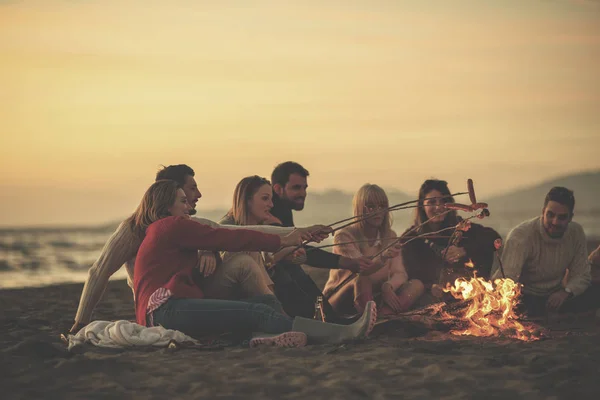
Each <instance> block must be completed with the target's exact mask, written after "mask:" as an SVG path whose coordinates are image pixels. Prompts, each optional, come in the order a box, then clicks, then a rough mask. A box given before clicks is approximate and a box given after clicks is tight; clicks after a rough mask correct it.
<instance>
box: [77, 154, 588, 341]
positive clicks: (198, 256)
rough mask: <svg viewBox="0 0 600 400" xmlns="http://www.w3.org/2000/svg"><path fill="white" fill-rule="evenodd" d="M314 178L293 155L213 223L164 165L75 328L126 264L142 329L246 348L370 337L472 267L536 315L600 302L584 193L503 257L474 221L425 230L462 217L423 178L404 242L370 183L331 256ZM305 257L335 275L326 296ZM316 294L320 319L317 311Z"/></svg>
mask: <svg viewBox="0 0 600 400" xmlns="http://www.w3.org/2000/svg"><path fill="white" fill-rule="evenodd" d="M308 176H309V173H308V171H307V170H306V169H305V168H304V167H302V166H301V165H300V164H298V163H295V162H291V161H289V162H284V163H282V164H279V165H278V166H277V167H276V168H275V169H274V171H273V173H272V175H271V181H269V180H267V179H265V178H263V177H260V176H250V177H246V178H244V179H242V180H241V181H240V182H239V183H238V185H237V187H236V188H235V190H234V196H233V204H232V207H231V209H230V211H229V212H228V213H227V215H226V216H225V217H224V218H223V219H222V220H221V221H220V222H219V223H215V222H213V221H209V220H206V219H202V218H196V217H192V215H194V214H195V213H196V210H195V207H196V203H197V202H198V200H199V199H200V198H201V196H202V195H201V193H200V191H199V190H198V186H197V183H196V181H195V174H194V171H193V170H192V168H190V167H189V166H187V165H183V164H181V165H171V166H168V167H164V168H163V169H161V170H160V171H159V172H158V173H157V175H156V182H155V183H154V184H152V185H151V186H150V188H149V189H148V190H147V191H146V193H145V194H144V196H143V198H142V200H141V202H140V204H139V206H138V207H137V209H136V211H135V212H134V213H133V214H132V215H131V216H130V217H129V218H128V219H126V220H125V221H124V222H122V223H121V224H120V225H119V227H118V228H117V230H116V232H115V233H114V234H113V235H112V236H111V237H110V239H109V240H108V242H107V243H106V245H105V246H104V248H103V250H102V253H101V255H100V257H99V258H98V260H97V261H96V262H95V263H94V265H93V266H92V267H91V268H90V271H89V275H88V278H87V280H86V282H85V285H84V288H83V292H82V295H81V300H80V303H79V308H78V310H77V314H76V317H75V323H74V325H73V327H72V328H71V333H73V334H74V333H76V332H77V331H79V330H80V329H81V328H82V327H84V326H85V325H86V324H87V323H89V322H90V320H91V317H92V313H93V310H94V308H95V307H96V305H97V304H98V302H99V301H100V299H101V297H102V295H103V293H104V290H105V288H106V286H107V283H108V279H109V277H110V276H111V275H112V274H114V273H115V272H116V271H117V270H118V269H119V268H121V266H122V265H125V266H126V268H127V272H128V283H129V286H130V287H131V288H132V290H133V293H134V302H135V313H136V321H137V323H138V324H140V325H144V326H159V325H160V326H163V327H164V328H167V329H174V330H178V331H181V332H183V333H185V334H187V335H189V336H192V337H195V338H202V337H207V336H215V335H219V334H223V333H232V334H235V335H236V336H237V337H239V338H240V339H248V340H249V344H250V346H256V345H261V344H266V345H277V346H302V345H304V344H306V343H307V342H308V343H341V342H344V341H347V340H352V339H360V338H365V337H367V336H368V335H369V333H370V332H371V330H372V329H373V327H374V325H375V322H376V319H377V314H378V312H379V313H380V314H383V315H388V316H390V315H394V314H397V313H402V312H405V311H407V310H409V309H411V308H414V307H420V306H424V305H427V304H430V303H432V302H435V301H439V298H440V292H441V291H440V290H439V288H440V287H445V286H446V285H447V284H448V283H452V282H453V281H454V279H456V278H457V277H459V276H473V269H472V268H468V267H465V263H467V262H469V263H472V264H474V265H476V266H477V267H476V268H477V271H478V276H481V277H483V278H485V279H493V278H498V277H506V278H511V279H513V280H514V281H519V282H521V283H523V285H524V293H525V295H524V298H523V306H524V307H525V308H524V311H525V312H528V313H531V314H538V313H540V312H543V311H544V310H546V309H554V310H559V309H561V310H562V309H565V310H566V309H580V308H582V307H585V306H589V304H592V303H594V302H595V299H592V298H591V297H590V296H593V295H594V294H590V293H591V292H592V291H590V290H587V289H588V287H589V286H590V281H591V278H590V261H588V259H587V250H586V239H585V235H584V233H583V229H582V228H581V226H580V225H578V224H577V223H575V222H572V217H573V211H574V205H575V200H574V197H573V193H572V192H571V191H569V190H568V189H565V188H553V189H552V190H551V191H550V192H549V193H548V195H547V197H546V199H545V202H544V207H543V211H542V215H541V216H540V217H537V218H535V219H532V220H530V221H526V222H524V223H523V224H521V225H519V226H517V227H516V228H515V229H513V231H511V233H510V234H509V235H508V238H507V240H506V241H505V243H504V248H503V252H502V255H501V257H500V256H499V255H498V254H496V253H497V249H498V247H499V246H498V245H497V244H498V242H499V239H500V235H498V233H496V232H495V231H494V230H493V229H491V228H488V227H484V226H482V225H479V224H475V223H470V225H469V228H468V230H467V231H466V232H464V234H462V235H461V236H460V240H458V241H456V240H454V241H453V242H449V236H448V235H428V236H423V234H427V233H435V232H440V231H448V230H451V229H452V228H453V227H455V226H457V224H459V223H460V222H461V218H460V217H459V216H458V215H457V213H456V211H455V210H453V209H450V208H449V207H446V204H448V203H454V198H453V197H452V195H451V192H450V190H449V188H448V185H447V183H446V182H445V181H442V180H433V179H431V180H427V181H425V182H424V183H423V185H422V186H421V188H420V190H419V195H418V202H417V204H416V208H415V210H416V212H415V219H414V224H413V226H411V227H410V228H409V229H407V231H406V232H404V234H403V235H401V237H400V238H398V237H397V234H396V233H395V232H394V231H393V230H392V219H391V215H390V212H389V210H388V209H389V207H390V204H389V201H388V197H387V195H386V193H385V191H384V190H383V189H382V188H381V187H379V186H378V185H373V184H365V185H363V186H362V187H361V188H360V189H359V190H358V191H357V192H356V194H355V196H354V199H353V209H354V216H355V217H357V220H356V221H357V222H356V223H354V224H350V225H349V226H347V227H345V228H343V229H340V230H339V231H337V232H335V235H334V246H333V252H328V251H325V250H322V249H320V248H318V247H311V246H308V245H306V242H317V243H318V242H320V241H322V240H324V239H325V238H326V237H328V236H329V235H330V234H331V233H332V232H333V230H332V228H331V227H329V226H324V225H314V226H309V227H305V228H295V227H294V221H293V210H294V211H301V210H302V209H303V208H304V202H305V200H306V195H307V187H308V183H307V179H308ZM455 239H456V238H455ZM595 253H596V254H597V253H598V250H597V251H596V252H595ZM591 257H596V256H594V255H592V256H591ZM590 260H591V259H590ZM302 264H305V265H309V266H312V267H316V268H326V269H329V279H328V281H327V283H326V284H325V287H324V289H323V290H321V288H319V287H318V286H317V285H316V284H315V282H314V281H313V280H312V279H311V277H310V276H309V275H308V274H307V273H306V272H305V271H304V269H303V268H302ZM499 266H501V268H498V267H499ZM442 293H443V292H442ZM317 299H319V300H321V302H320V307H322V308H321V310H322V315H323V316H324V318H319V319H314V318H313V315H314V311H315V302H316V301H317Z"/></svg>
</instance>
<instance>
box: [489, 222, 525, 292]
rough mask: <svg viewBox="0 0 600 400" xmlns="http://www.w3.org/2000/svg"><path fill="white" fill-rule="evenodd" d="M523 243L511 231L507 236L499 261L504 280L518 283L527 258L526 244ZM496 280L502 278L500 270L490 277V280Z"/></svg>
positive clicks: (518, 236) (519, 237) (521, 239)
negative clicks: (504, 276) (507, 279)
mask: <svg viewBox="0 0 600 400" xmlns="http://www.w3.org/2000/svg"><path fill="white" fill-rule="evenodd" d="M524 242H525V241H524V240H523V238H522V237H521V236H520V235H517V234H515V232H514V231H513V232H511V233H509V234H508V237H507V238H506V242H505V243H504V247H503V250H502V256H501V260H502V267H503V270H504V273H505V274H506V278H510V279H512V280H513V281H515V282H519V279H520V278H521V272H522V271H523V266H524V265H525V263H526V262H527V259H528V257H529V248H528V246H527V243H524ZM498 278H502V272H501V270H500V268H498V269H497V270H496V271H495V272H494V273H493V275H492V277H491V279H492V280H494V279H498Z"/></svg>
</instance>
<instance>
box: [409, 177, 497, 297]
mask: <svg viewBox="0 0 600 400" xmlns="http://www.w3.org/2000/svg"><path fill="white" fill-rule="evenodd" d="M418 200H419V201H418V203H417V204H418V206H419V207H417V208H416V209H415V219H414V223H413V226H412V227H411V228H409V229H408V230H407V231H406V232H405V233H404V234H403V236H404V237H405V238H407V239H409V238H411V237H413V236H416V235H420V234H423V233H429V232H436V231H438V230H441V229H444V228H449V227H452V226H455V225H456V224H458V222H459V221H461V220H462V219H461V218H460V217H459V216H457V215H456V211H454V210H451V211H449V210H447V209H446V208H445V204H446V203H454V198H453V197H452V196H451V192H450V189H449V188H448V184H447V182H446V181H442V180H437V179H428V180H426V181H425V182H424V183H423V184H422V185H421V188H420V189H419V197H418ZM452 232H453V231H452V230H448V231H446V232H443V233H440V234H439V236H445V237H442V238H439V237H438V238H436V237H432V238H423V239H415V240H412V241H410V242H408V243H406V244H405V245H404V247H403V249H402V257H403V260H404V265H405V267H406V271H407V272H408V276H409V277H410V278H411V279H418V280H420V281H421V282H422V283H423V285H424V286H425V288H426V290H428V291H429V290H431V289H432V288H433V289H434V294H435V295H436V297H439V296H440V295H441V294H442V292H441V290H440V286H441V287H445V286H446V285H447V284H448V283H450V284H453V283H454V280H455V279H456V278H458V277H461V276H463V277H470V276H473V274H474V272H473V271H474V270H476V271H477V276H480V277H482V278H485V279H489V277H490V272H491V268H492V264H493V262H494V252H495V251H496V248H495V246H494V241H495V240H496V239H499V238H500V235H498V233H497V232H496V231H494V230H493V229H491V228H486V227H483V226H482V225H479V224H475V223H472V224H471V227H470V228H469V230H468V231H466V232H464V233H463V235H462V238H461V240H460V242H458V244H457V246H452V245H451V246H448V244H449V242H448V241H449V237H450V236H451V235H452ZM446 248H447V249H446ZM469 261H471V262H472V264H474V267H473V266H470V264H469V265H468V266H467V265H465V264H466V263H469ZM431 301H435V298H432V297H431V296H427V297H425V298H424V299H423V300H422V301H420V303H421V304H426V303H428V302H431Z"/></svg>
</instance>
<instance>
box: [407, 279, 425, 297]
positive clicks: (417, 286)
mask: <svg viewBox="0 0 600 400" xmlns="http://www.w3.org/2000/svg"><path fill="white" fill-rule="evenodd" d="M408 283H409V284H410V289H411V291H412V292H413V293H414V295H415V297H417V296H420V295H422V294H423V293H425V285H423V282H421V281H420V280H418V279H411V280H410V281H408Z"/></svg>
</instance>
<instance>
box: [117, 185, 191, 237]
mask: <svg viewBox="0 0 600 400" xmlns="http://www.w3.org/2000/svg"><path fill="white" fill-rule="evenodd" d="M179 188H180V187H179V184H178V183H177V182H175V181H172V180H170V179H162V180H159V181H156V182H154V183H153V184H152V186H150V187H149V188H148V190H146V193H144V197H142V201H141V202H140V204H139V205H138V207H137V208H136V210H135V211H134V213H133V214H132V215H131V216H130V217H129V218H127V220H126V222H127V223H128V224H129V227H130V228H131V230H132V232H133V233H134V234H135V235H136V236H137V237H138V238H139V239H140V240H141V239H143V238H144V236H146V229H147V228H148V226H150V224H152V223H153V222H155V221H158V220H159V219H162V218H165V217H168V216H170V215H171V213H170V212H169V208H170V207H171V206H172V205H173V204H174V203H175V200H176V199H177V190H178V189H179Z"/></svg>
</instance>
